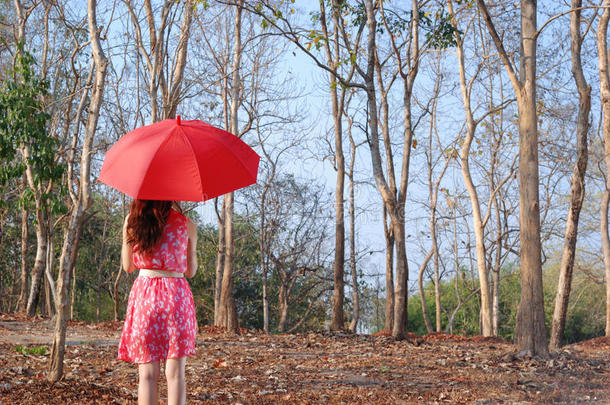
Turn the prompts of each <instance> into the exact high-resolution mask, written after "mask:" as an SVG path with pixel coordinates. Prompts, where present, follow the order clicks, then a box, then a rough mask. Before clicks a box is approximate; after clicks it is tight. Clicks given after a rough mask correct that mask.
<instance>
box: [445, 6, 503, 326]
mask: <svg viewBox="0 0 610 405" xmlns="http://www.w3.org/2000/svg"><path fill="white" fill-rule="evenodd" d="M447 4H448V6H449V13H450V14H451V17H452V24H453V26H454V27H455V28H456V30H457V28H458V26H457V20H456V17H455V12H454V10H453V2H452V1H451V0H449V2H448V3H447ZM454 38H455V41H456V54H457V58H458V69H459V76H460V89H461V91H462V102H463V103H464V112H465V115H466V124H467V129H466V136H465V137H464V140H463V143H462V148H461V150H460V163H461V169H462V177H463V178H464V183H465V185H466V190H468V195H469V197H470V205H471V207H472V225H473V228H474V237H475V250H476V257H477V273H478V275H479V284H480V291H481V312H480V314H481V316H480V324H481V334H482V335H483V336H491V335H492V334H493V328H492V319H491V313H492V308H491V296H490V288H489V269H488V267H487V261H486V255H485V227H484V225H483V220H482V215H481V204H480V202H479V195H478V192H477V188H476V186H475V185H474V182H473V181H472V175H471V173H470V162H469V157H470V150H471V146H472V141H473V140H474V137H475V134H476V129H477V125H478V121H475V119H474V115H473V111H472V107H471V104H470V98H471V97H470V94H471V92H472V86H473V84H474V82H475V80H476V78H477V76H478V72H480V69H479V70H477V74H475V75H474V76H473V77H472V78H471V79H470V81H467V80H466V65H465V62H464V43H463V39H462V36H461V35H460V34H459V33H458V31H456V33H455V35H454Z"/></svg>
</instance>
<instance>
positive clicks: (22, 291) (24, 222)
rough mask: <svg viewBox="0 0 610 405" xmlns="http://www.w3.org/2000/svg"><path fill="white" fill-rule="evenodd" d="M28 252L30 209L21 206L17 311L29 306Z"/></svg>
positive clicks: (23, 185) (23, 186)
mask: <svg viewBox="0 0 610 405" xmlns="http://www.w3.org/2000/svg"><path fill="white" fill-rule="evenodd" d="M21 186H22V188H23V189H25V187H26V180H25V176H24V178H23V181H22V185H21ZM27 254H28V211H27V210H26V209H25V208H21V272H20V274H19V284H20V288H19V299H18V300H17V311H18V312H25V311H26V307H27V299H28V296H27V293H28V291H27V289H28V271H27Z"/></svg>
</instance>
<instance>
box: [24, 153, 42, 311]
mask: <svg viewBox="0 0 610 405" xmlns="http://www.w3.org/2000/svg"><path fill="white" fill-rule="evenodd" d="M22 153H23V154H24V156H25V157H26V159H27V157H28V156H29V151H28V149H27V148H23V149H22ZM26 176H27V179H28V183H29V186H30V188H31V189H32V190H33V191H34V199H35V201H36V227H35V228H36V257H35V259H34V267H33V268H32V283H31V284H30V294H29V297H28V303H27V307H26V313H27V314H28V315H34V314H35V313H36V307H37V306H38V301H39V299H40V290H41V284H42V283H43V282H44V272H45V265H46V261H47V247H48V246H47V243H48V229H47V226H46V225H47V223H48V222H47V215H48V210H47V208H46V207H45V202H44V201H43V199H42V190H41V189H40V187H39V186H37V185H36V184H34V174H33V173H32V168H31V166H30V165H29V164H28V165H27V168H26Z"/></svg>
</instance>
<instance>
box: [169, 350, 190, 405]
mask: <svg viewBox="0 0 610 405" xmlns="http://www.w3.org/2000/svg"><path fill="white" fill-rule="evenodd" d="M185 364H186V357H180V358H177V359H167V361H166V362H165V377H166V378H167V405H184V403H185V402H186V383H185V381H184V365H185Z"/></svg>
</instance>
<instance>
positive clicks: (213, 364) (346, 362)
mask: <svg viewBox="0 0 610 405" xmlns="http://www.w3.org/2000/svg"><path fill="white" fill-rule="evenodd" d="M49 322H50V321H48V320H41V319H39V318H27V317H23V316H17V317H11V316H10V315H7V314H0V404H2V405H7V404H39V403H43V404H66V403H78V404H136V403H137V367H136V366H134V365H132V364H128V363H125V362H121V361H119V360H116V351H117V341H118V337H119V336H120V331H121V326H122V324H121V323H120V322H104V323H102V324H86V323H84V322H72V323H70V326H69V329H68V337H67V346H66V358H65V363H64V364H65V365H64V370H65V376H64V379H63V380H61V381H59V382H57V383H49V382H47V380H46V370H47V362H48V358H49V354H44V355H35V354H27V351H23V350H22V351H21V352H18V351H16V350H15V347H16V346H17V345H22V344H24V343H27V342H28V341H29V340H28V334H34V335H35V336H36V339H38V340H41V339H42V338H43V337H44V338H45V339H47V341H48V342H49V343H50V342H51V335H50V333H49V329H51V331H52V328H49V325H48V324H47V323H49ZM224 332H225V331H224V330H223V329H222V328H217V327H209V326H206V327H201V328H200V330H199V334H198V339H197V352H196V354H195V355H194V356H191V357H189V359H188V361H187V366H186V374H187V391H188V394H187V400H188V401H187V402H189V403H194V404H200V403H201V404H217V403H218V404H314V403H330V404H517V403H518V404H573V403H578V404H589V403H590V404H607V403H609V402H610V386H609V385H608V383H607V382H608V381H609V378H610V368H609V365H610V360H609V359H608V350H609V349H610V340H609V339H607V338H598V339H593V340H591V341H588V342H581V343H578V344H575V345H571V346H567V347H565V348H563V349H562V350H561V351H559V352H558V353H555V354H554V355H553V356H552V357H551V358H550V359H538V358H530V357H525V356H518V355H516V348H515V347H514V346H513V345H512V344H510V343H509V342H506V341H505V340H503V339H498V338H484V337H480V336H475V337H469V338H465V337H463V336H459V335H446V334H439V333H434V334H429V335H426V336H423V337H419V336H411V335H409V336H407V339H406V340H402V341H395V340H394V339H393V338H392V337H391V336H388V334H379V336H369V335H352V334H347V333H329V332H320V333H306V334H295V335H265V334H263V333H261V332H254V331H247V330H241V334H240V335H237V336H228V335H226V334H225V333H224ZM30 340H31V339H30ZM45 346H46V347H47V348H48V349H49V350H48V352H50V345H49V344H48V343H47V344H46V345H45ZM30 347H32V346H30ZM24 353H26V354H24ZM160 393H161V398H162V399H164V398H165V395H166V387H165V383H164V382H163V381H162V380H161V383H160ZM162 403H165V402H162Z"/></svg>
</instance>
